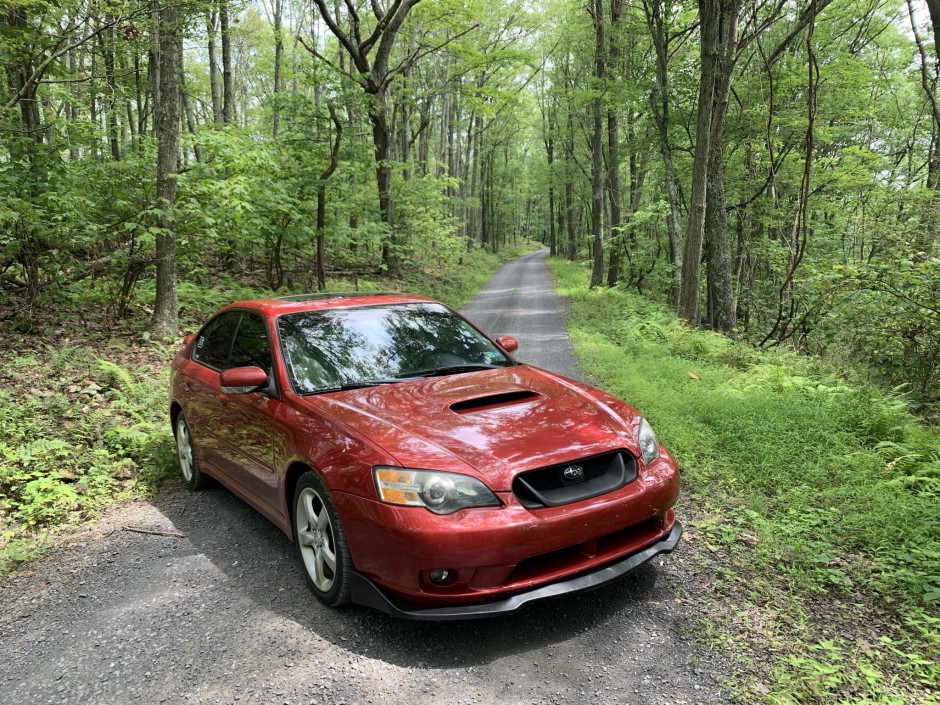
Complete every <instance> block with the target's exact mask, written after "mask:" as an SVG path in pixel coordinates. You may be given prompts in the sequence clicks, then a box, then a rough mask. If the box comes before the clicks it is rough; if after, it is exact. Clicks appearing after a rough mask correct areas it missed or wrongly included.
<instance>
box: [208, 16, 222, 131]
mask: <svg viewBox="0 0 940 705" xmlns="http://www.w3.org/2000/svg"><path fill="white" fill-rule="evenodd" d="M218 22H219V15H218V11H217V10H216V9H215V7H214V6H213V7H212V8H211V9H210V10H209V11H208V12H207V13H206V35H207V37H208V47H207V48H208V50H209V91H210V93H211V95H212V121H213V122H214V123H215V124H216V125H219V124H221V123H222V88H221V87H220V86H219V63H218V61H217V60H216V56H215V40H216V37H217V36H218Z"/></svg>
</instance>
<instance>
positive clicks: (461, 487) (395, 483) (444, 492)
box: [372, 466, 499, 514]
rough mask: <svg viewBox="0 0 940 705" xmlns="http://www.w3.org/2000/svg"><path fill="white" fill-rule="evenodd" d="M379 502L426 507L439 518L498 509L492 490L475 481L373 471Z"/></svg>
mask: <svg viewBox="0 0 940 705" xmlns="http://www.w3.org/2000/svg"><path fill="white" fill-rule="evenodd" d="M372 472H373V474H374V475H375V489H376V492H378V494H379V499H381V500H382V501H383V502H388V503H389V504H400V505H403V506H408V507H424V508H425V509H428V510H430V511H432V512H434V513H435V514H453V513H454V512H456V511H457V510H458V509H463V508H465V507H496V506H499V500H498V499H496V495H494V494H493V493H492V492H491V491H490V490H489V488H488V487H487V486H486V485H484V484H483V483H482V482H480V481H479V480H477V479H476V478H474V477H469V476H467V475H458V474H456V473H451V472H435V471H433V470H406V469H405V468H390V467H384V466H379V467H376V468H374V469H373V471H372Z"/></svg>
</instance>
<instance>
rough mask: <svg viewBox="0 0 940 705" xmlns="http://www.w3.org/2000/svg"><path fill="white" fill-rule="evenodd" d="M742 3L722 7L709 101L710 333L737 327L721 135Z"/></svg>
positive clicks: (733, 1)
mask: <svg viewBox="0 0 940 705" xmlns="http://www.w3.org/2000/svg"><path fill="white" fill-rule="evenodd" d="M740 2H741V0H731V2H726V3H722V15H721V18H720V26H719V30H718V32H719V36H718V41H719V45H720V47H721V50H720V51H719V53H718V57H717V64H716V67H715V68H716V70H715V88H714V94H713V97H712V101H713V102H712V117H711V137H710V139H709V158H708V165H709V166H708V176H707V178H708V186H707V189H706V196H705V203H706V206H705V239H706V241H707V243H708V246H707V250H706V262H707V264H708V269H707V273H708V291H709V292H710V297H709V323H710V325H711V327H712V329H713V330H717V331H721V332H723V333H730V332H731V331H732V330H734V328H735V327H736V325H737V318H736V315H735V304H734V277H733V273H732V267H731V259H732V258H731V239H730V237H729V235H728V212H727V208H726V207H725V165H724V132H725V116H726V115H727V113H728V100H729V98H730V94H731V74H732V72H733V71H734V63H735V56H736V54H737V46H738V10H739V8H740Z"/></svg>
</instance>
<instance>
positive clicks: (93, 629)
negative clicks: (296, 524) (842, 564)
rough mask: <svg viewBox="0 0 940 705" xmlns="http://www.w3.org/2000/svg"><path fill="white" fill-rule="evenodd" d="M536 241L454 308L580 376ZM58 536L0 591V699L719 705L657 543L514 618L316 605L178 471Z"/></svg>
mask: <svg viewBox="0 0 940 705" xmlns="http://www.w3.org/2000/svg"><path fill="white" fill-rule="evenodd" d="M544 256H545V254H544V253H536V254H535V255H530V256H528V257H524V258H521V259H520V260H517V261H515V262H512V263H510V264H508V265H506V266H505V267H504V268H503V269H502V270H501V271H500V273H499V274H498V275H497V276H496V278H495V279H494V280H493V283H492V284H491V285H490V286H489V287H487V289H486V290H484V291H483V292H482V293H481V295H480V297H479V298H478V299H476V300H475V301H474V302H472V303H471V304H470V305H468V306H467V308H466V309H465V310H466V312H467V313H468V315H469V316H471V317H472V318H473V319H475V320H477V321H479V322H480V323H481V324H482V325H483V326H484V327H486V328H487V329H488V330H491V331H493V332H495V333H499V334H515V335H517V336H518V337H519V338H520V341H521V343H522V347H521V348H520V354H521V357H522V359H523V360H526V361H531V362H533V363H536V364H539V365H542V366H545V367H549V368H552V369H556V370H558V371H561V372H564V373H568V374H572V375H575V376H576V375H577V370H576V368H575V366H574V361H573V359H572V357H571V353H570V351H569V349H568V346H567V340H566V337H565V335H564V332H563V328H562V327H561V316H560V313H559V306H558V300H557V298H556V297H555V296H554V294H553V293H552V291H551V288H550V286H549V285H548V282H547V280H546V277H545V270H544V263H543V260H544ZM126 526H136V527H146V528H149V529H155V530H164V531H170V532H179V533H182V534H184V535H185V536H184V537H183V538H179V537H174V536H157V535H150V534H140V533H132V532H129V531H126V530H123V527H126ZM61 543H62V545H61V546H60V548H59V549H57V550H56V551H53V552H51V553H50V554H49V555H47V556H46V557H44V558H42V559H41V560H39V561H36V562H34V563H33V564H31V566H30V567H29V568H28V569H27V570H26V571H24V572H23V573H21V574H20V575H18V576H17V577H15V578H14V579H12V580H8V581H6V583H5V584H3V585H2V586H0V605H2V610H0V702H2V703H4V705H16V704H20V703H22V704H24V705H38V704H39V703H55V704H57V705H58V704H60V703H61V704H65V703H114V704H120V705H124V704H125V703H131V702H139V703H173V704H178V703H236V702H237V703H276V704H278V705H283V704H284V703H290V704H296V703H304V704H310V703H316V704H319V705H326V704H330V705H337V704H339V703H346V704H347V705H359V704H362V705H365V704H367V703H393V704H400V705H424V704H425V703H426V704H428V705H430V704H431V703H434V705H439V704H440V703H444V704H445V705H446V704H450V703H455V704H458V705H463V704H465V703H466V704H473V703H482V704H490V703H508V704H511V705H517V704H526V705H528V704H532V705H534V704H536V703H632V704H636V705H659V704H666V703H671V704H673V703H674V704H680V703H683V704H691V703H706V702H707V703H712V702H723V699H722V691H721V690H719V688H718V687H717V686H715V685H713V684H712V683H713V677H709V674H711V675H712V676H714V675H715V669H716V668H718V667H717V666H714V665H711V664H713V657H712V656H710V655H709V654H708V653H701V652H697V653H695V654H694V658H693V650H694V646H693V644H692V643H691V641H690V637H689V634H690V632H691V627H692V625H694V620H695V615H694V614H688V613H687V612H688V611H689V608H688V607H687V606H686V604H684V603H682V602H680V601H679V600H678V599H676V597H675V595H674V592H673V590H674V588H675V586H676V585H679V586H680V587H681V586H682V584H683V580H684V577H683V576H682V575H680V574H678V571H676V570H675V568H674V567H673V565H672V564H671V562H670V559H669V558H664V559H662V560H657V561H656V564H655V565H648V566H646V567H644V568H641V569H640V570H638V571H637V572H635V573H634V574H633V575H632V576H630V577H629V578H627V579H625V580H622V581H620V582H618V583H617V584H615V585H611V586H608V587H606V588H604V589H601V590H598V591H595V592H593V593H589V594H587V595H583V596H577V597H573V598H570V599H559V600H556V601H553V602H550V603H543V604H542V605H541V606H538V607H534V608H529V609H528V610H525V611H523V612H522V613H520V614H518V615H515V616H512V617H508V618H500V619H494V620H487V621H479V622H472V623H466V624H459V623H444V624H439V625H435V624H425V623H411V622H402V621H397V620H394V619H391V618H389V617H386V616H385V615H382V614H378V613H375V612H371V611H369V610H366V609H365V608H360V607H352V608H349V609H345V610H342V611H334V610H329V609H326V608H324V607H322V606H321V605H320V604H319V603H318V602H317V601H316V600H315V599H314V597H313V596H312V595H311V594H310V592H309V591H308V589H307V588H306V586H305V584H304V580H303V576H302V575H301V573H300V571H299V569H297V568H296V567H295V564H294V560H293V556H292V553H291V549H290V544H289V543H288V541H287V539H286V538H285V537H284V536H283V535H282V534H281V533H280V532H279V531H277V530H276V529H275V528H274V527H273V526H272V525H270V524H269V523H267V522H266V521H265V520H264V519H262V518H261V517H260V516H259V515H258V514H257V513H255V512H254V511H252V510H251V509H249V508H248V507H247V506H246V505H244V504H243V503H241V502H240V501H238V500H236V499H235V498H234V497H233V496H232V495H231V494H230V493H229V492H227V491H226V490H224V489H221V488H218V487H217V488H214V489H211V490H208V491H206V492H202V493H198V494H189V493H187V492H185V491H184V490H182V489H181V488H179V486H178V485H176V484H174V485H173V486H172V487H170V488H168V489H167V490H165V491H164V492H163V493H162V494H161V495H160V496H158V497H157V498H156V499H155V500H153V501H151V502H137V503H133V504H129V505H123V506H120V507H117V508H115V509H113V510H112V511H111V512H109V513H108V514H107V516H106V517H105V518H104V519H102V520H101V521H100V522H97V523H96V524H94V525H92V526H90V527H88V528H87V529H85V530H83V531H82V532H81V533H78V534H74V535H72V536H70V537H68V538H67V539H65V538H63V539H62V540H61ZM687 587H688V586H687ZM692 663H695V664H697V666H696V667H693V666H692V665H690V664H692Z"/></svg>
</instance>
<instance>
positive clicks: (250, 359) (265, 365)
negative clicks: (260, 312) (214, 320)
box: [228, 313, 271, 372]
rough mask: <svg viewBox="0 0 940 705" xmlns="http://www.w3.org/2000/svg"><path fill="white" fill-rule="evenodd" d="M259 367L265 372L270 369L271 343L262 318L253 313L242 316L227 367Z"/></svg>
mask: <svg viewBox="0 0 940 705" xmlns="http://www.w3.org/2000/svg"><path fill="white" fill-rule="evenodd" d="M249 366H254V367H260V368H261V369H262V370H264V371H265V372H270V370H271V345H270V343H268V331H267V328H266V327H265V325H264V319H262V318H261V316H257V315H255V314H253V313H245V314H244V315H243V316H242V322H241V325H240V326H238V332H237V333H236V334H235V344H234V345H233V346H232V357H231V359H230V360H229V364H228V367H249Z"/></svg>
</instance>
